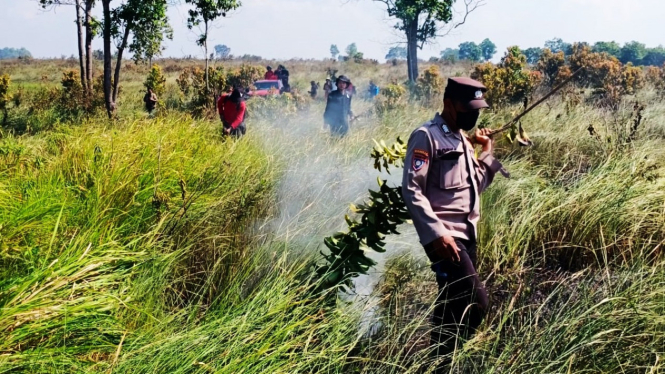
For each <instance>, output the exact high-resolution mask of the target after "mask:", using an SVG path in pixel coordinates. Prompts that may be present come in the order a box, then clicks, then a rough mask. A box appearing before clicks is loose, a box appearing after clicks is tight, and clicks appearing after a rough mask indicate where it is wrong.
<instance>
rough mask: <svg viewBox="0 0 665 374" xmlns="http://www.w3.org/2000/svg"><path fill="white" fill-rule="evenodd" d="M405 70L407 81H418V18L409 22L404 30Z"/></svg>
mask: <svg viewBox="0 0 665 374" xmlns="http://www.w3.org/2000/svg"><path fill="white" fill-rule="evenodd" d="M406 51H407V69H408V71H409V81H410V82H415V81H416V79H418V18H417V17H416V20H415V21H414V22H411V23H410V24H409V25H408V26H407V29H406Z"/></svg>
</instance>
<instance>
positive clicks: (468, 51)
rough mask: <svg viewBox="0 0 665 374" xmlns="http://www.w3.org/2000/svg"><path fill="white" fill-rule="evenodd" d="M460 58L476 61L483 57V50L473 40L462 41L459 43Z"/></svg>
mask: <svg viewBox="0 0 665 374" xmlns="http://www.w3.org/2000/svg"><path fill="white" fill-rule="evenodd" d="M459 58H460V60H466V61H473V62H477V61H480V60H481V59H482V58H483V50H482V49H481V48H480V46H479V45H478V44H476V43H474V42H464V43H462V44H460V45H459Z"/></svg>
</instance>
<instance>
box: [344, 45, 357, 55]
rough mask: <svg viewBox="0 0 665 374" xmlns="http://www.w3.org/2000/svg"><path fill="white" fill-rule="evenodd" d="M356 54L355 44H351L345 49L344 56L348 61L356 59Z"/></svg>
mask: <svg viewBox="0 0 665 374" xmlns="http://www.w3.org/2000/svg"><path fill="white" fill-rule="evenodd" d="M356 54H358V47H357V46H356V43H351V44H349V45H348V46H347V47H346V56H347V57H348V58H349V59H352V58H354V57H356Z"/></svg>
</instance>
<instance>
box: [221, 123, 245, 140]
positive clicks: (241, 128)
mask: <svg viewBox="0 0 665 374" xmlns="http://www.w3.org/2000/svg"><path fill="white" fill-rule="evenodd" d="M224 128H226V126H224ZM246 132H247V127H245V123H244V122H243V123H241V124H240V125H238V127H236V128H235V129H231V133H230V134H229V135H231V136H232V137H234V138H236V139H237V138H240V137H241V136H243V135H245V133H246Z"/></svg>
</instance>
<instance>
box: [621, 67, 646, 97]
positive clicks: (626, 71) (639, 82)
mask: <svg viewBox="0 0 665 374" xmlns="http://www.w3.org/2000/svg"><path fill="white" fill-rule="evenodd" d="M621 77H622V80H621V87H622V89H623V93H624V94H626V95H634V94H635V92H636V91H637V90H639V89H642V88H644V85H645V83H646V82H645V77H644V71H643V70H642V68H640V67H637V66H633V64H632V63H631V62H629V63H628V64H626V66H624V67H623V71H622V72H621Z"/></svg>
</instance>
